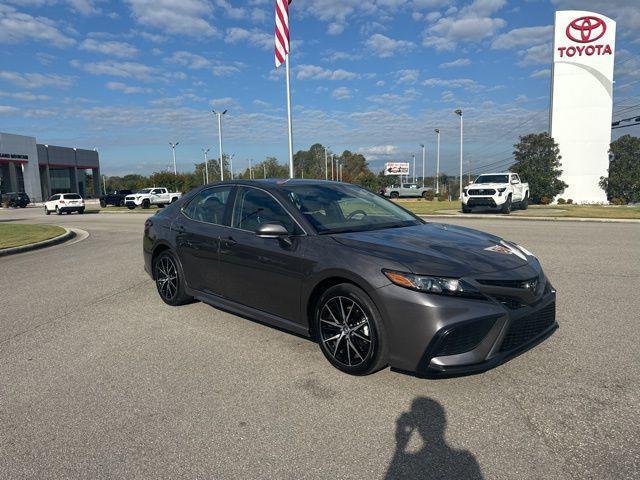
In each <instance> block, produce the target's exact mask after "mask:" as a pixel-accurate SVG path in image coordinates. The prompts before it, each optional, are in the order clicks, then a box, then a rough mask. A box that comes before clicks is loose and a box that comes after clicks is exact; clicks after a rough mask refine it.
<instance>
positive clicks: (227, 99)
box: [209, 97, 234, 107]
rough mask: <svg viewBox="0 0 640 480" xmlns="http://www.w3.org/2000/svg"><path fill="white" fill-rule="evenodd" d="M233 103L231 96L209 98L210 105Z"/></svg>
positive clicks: (225, 105) (218, 105) (219, 105)
mask: <svg viewBox="0 0 640 480" xmlns="http://www.w3.org/2000/svg"><path fill="white" fill-rule="evenodd" d="M233 103H234V100H233V98H231V97H223V98H212V99H211V100H209V105H211V106H212V107H228V106H229V105H232V104H233Z"/></svg>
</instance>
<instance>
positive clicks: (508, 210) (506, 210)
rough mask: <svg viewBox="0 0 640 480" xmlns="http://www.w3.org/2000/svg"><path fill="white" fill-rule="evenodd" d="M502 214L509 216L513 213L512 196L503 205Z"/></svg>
mask: <svg viewBox="0 0 640 480" xmlns="http://www.w3.org/2000/svg"><path fill="white" fill-rule="evenodd" d="M502 213H504V214H507V215H508V214H510V213H511V194H509V196H508V197H507V200H506V201H505V202H504V203H503V204H502Z"/></svg>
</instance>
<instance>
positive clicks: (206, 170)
mask: <svg viewBox="0 0 640 480" xmlns="http://www.w3.org/2000/svg"><path fill="white" fill-rule="evenodd" d="M209 150H211V149H210V148H203V149H202V153H204V178H205V183H206V184H207V185H208V184H209V160H208V159H207V153H209Z"/></svg>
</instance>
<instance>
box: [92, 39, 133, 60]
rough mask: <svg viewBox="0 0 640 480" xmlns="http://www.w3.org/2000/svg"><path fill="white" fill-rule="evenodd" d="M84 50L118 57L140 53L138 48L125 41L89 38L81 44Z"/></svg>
mask: <svg viewBox="0 0 640 480" xmlns="http://www.w3.org/2000/svg"><path fill="white" fill-rule="evenodd" d="M80 48H81V49H82V50H86V51H87V52H97V53H103V54H105V55H109V56H112V57H118V58H131V57H135V56H136V55H137V54H138V49H137V48H135V47H134V46H133V45H131V44H129V43H125V42H116V41H106V42H105V41H98V40H95V39H93V38H88V39H86V40H85V41H84V42H82V43H81V44H80Z"/></svg>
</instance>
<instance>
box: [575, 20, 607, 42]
mask: <svg viewBox="0 0 640 480" xmlns="http://www.w3.org/2000/svg"><path fill="white" fill-rule="evenodd" d="M606 31H607V24H606V23H604V20H602V19H601V18H598V17H591V16H589V17H580V18H576V19H575V20H574V21H573V22H571V23H570V24H569V25H567V37H569V39H571V40H573V41H574V42H578V43H590V42H595V41H596V40H598V39H599V38H601V37H602V36H603V35H604V34H605V32H606Z"/></svg>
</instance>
